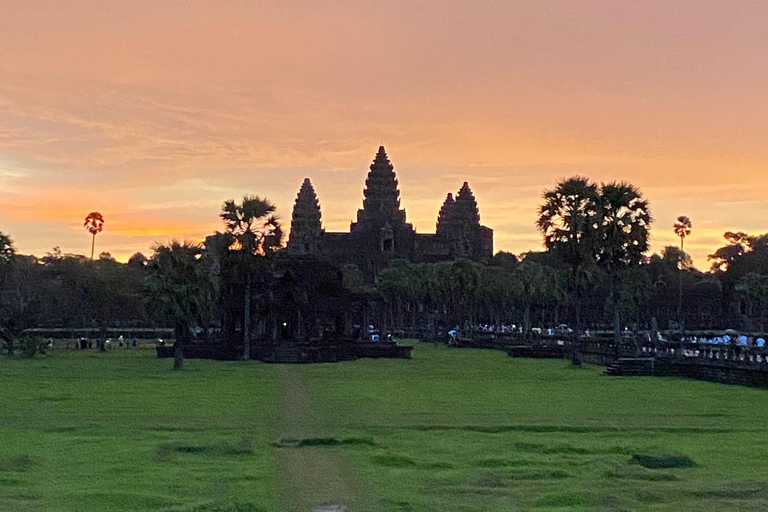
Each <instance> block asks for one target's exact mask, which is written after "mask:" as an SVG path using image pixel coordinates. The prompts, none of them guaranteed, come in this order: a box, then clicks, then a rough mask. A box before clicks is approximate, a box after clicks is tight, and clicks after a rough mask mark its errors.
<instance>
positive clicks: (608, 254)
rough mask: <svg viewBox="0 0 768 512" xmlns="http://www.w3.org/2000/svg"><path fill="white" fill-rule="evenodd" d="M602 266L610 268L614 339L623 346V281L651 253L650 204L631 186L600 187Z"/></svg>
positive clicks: (611, 184) (609, 184) (625, 184)
mask: <svg viewBox="0 0 768 512" xmlns="http://www.w3.org/2000/svg"><path fill="white" fill-rule="evenodd" d="M598 215H599V220H598V227H599V228H598V231H599V234H600V235H599V245H598V247H599V252H598V263H599V264H601V265H602V266H603V267H604V268H606V270H607V272H608V275H609V277H610V280H611V295H612V298H613V331H614V333H613V335H614V343H615V345H616V348H617V350H618V349H619V348H620V346H621V308H620V291H621V278H622V273H623V271H624V270H626V269H627V268H630V267H634V266H637V265H639V264H640V263H641V262H642V261H643V258H644V253H645V252H646V251H647V250H648V238H649V234H650V233H649V232H650V226H651V221H652V217H651V211H650V207H649V205H648V201H647V200H646V199H645V198H644V197H643V195H642V194H641V193H640V191H639V190H638V189H637V188H635V187H634V186H633V185H630V184H629V183H619V182H613V183H603V184H602V185H601V187H600V208H599V214H598Z"/></svg>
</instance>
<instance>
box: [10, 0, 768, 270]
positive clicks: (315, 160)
mask: <svg viewBox="0 0 768 512" xmlns="http://www.w3.org/2000/svg"><path fill="white" fill-rule="evenodd" d="M767 92H768V2H765V1H764V0H759V1H757V0H756V1H737V0H730V1H718V2H716V1H710V0H696V1H683V0H677V1H674V2H668V1H645V2H619V1H615V0H571V1H545V0H536V1H533V0H530V1H511V0H505V1H480V0H478V1H462V2H459V1H451V0H440V1H438V0H425V1H421V2H413V1H399V0H394V1H393V0H389V1H386V2H381V1H370V0H358V1H354V2H352V1H348V2H347V1H333V0H323V1H308V0H297V1H289V0H281V1H274V2H256V1H253V2H251V1H245V0H243V1H234V0H232V1H218V2H211V1H201V0H185V1H167V0H166V1H162V2H153V1H148V0H147V1H133V2H120V1H114V2H111V1H110V2H105V1H103V0H97V1H96V0H94V1H84V0H68V1H66V2H62V1H53V0H49V1H36V0H18V1H17V0H0V204H1V206H0V231H3V232H4V233H9V234H10V235H11V237H12V238H13V239H14V241H15V242H16V246H17V249H18V251H19V252H21V253H26V254H29V253H33V254H36V255H43V254H45V253H46V252H48V251H50V250H51V248H52V247H53V246H60V247H61V249H62V250H63V251H64V252H75V253H81V254H87V253H88V252H89V251H90V235H89V234H88V233H87V232H86V231H85V230H84V229H83V226H82V224H83V219H84V217H85V216H86V215H87V214H88V212H90V211H94V210H97V211H99V212H101V213H102V214H103V215H104V217H105V218H106V224H105V230H104V232H103V233H102V234H101V235H99V236H98V237H97V240H96V250H97V253H98V252H100V251H109V252H111V253H112V254H113V255H114V256H116V257H118V259H122V260H125V259H126V258H127V257H128V256H130V254H132V253H134V252H136V251H142V252H144V253H145V254H149V253H150V247H151V245H152V244H153V243H154V242H156V241H167V240H169V239H171V238H183V239H192V240H200V239H202V238H203V237H204V236H205V235H206V234H209V233H211V232H213V231H214V230H217V229H218V230H221V229H223V226H222V224H221V222H220V221H219V219H218V213H219V210H220V207H221V204H222V202H223V201H224V200H226V199H229V198H239V197H242V195H243V194H246V193H248V194H259V195H262V196H267V197H269V198H270V199H271V200H273V201H274V202H275V203H276V204H277V206H278V210H279V214H280V215H281V216H282V218H283V220H284V223H285V224H286V225H288V224H290V214H291V208H292V206H293V202H294V199H295V196H296V192H297V191H298V189H299V186H300V185H301V182H302V180H303V178H304V177H309V178H311V179H312V182H313V184H314V186H315V189H316V190H317V192H318V195H319V198H320V202H321V206H322V211H323V222H324V226H325V227H326V229H328V230H348V229H349V222H350V220H352V219H353V218H354V216H355V212H356V210H357V208H359V207H360V206H361V204H362V189H363V185H364V180H365V175H366V173H367V170H368V166H369V165H370V162H371V160H372V159H373V157H374V155H375V153H376V150H377V148H378V146H379V145H382V144H383V145H384V146H385V147H386V148H387V152H388V153H389V156H390V159H391V160H392V163H393V164H394V165H395V171H396V172H397V175H398V179H399V180H400V191H401V197H402V205H403V207H405V208H406V209H407V212H408V220H409V221H410V222H412V223H413V224H414V226H415V227H416V228H417V230H418V231H420V232H425V233H426V232H434V228H435V220H436V216H437V212H438V209H439V207H440V204H441V203H442V201H443V199H444V198H445V195H446V193H448V192H454V193H455V192H456V191H457V190H458V189H459V187H460V186H461V184H462V182H464V181H469V183H470V186H471V187H472V189H473V190H474V192H475V195H476V197H477V198H478V201H479V204H480V214H481V218H482V222H483V224H485V225H487V226H490V227H492V228H494V230H495V245H496V246H495V250H506V251H511V252H515V253H520V252H523V251H528V250H538V249H540V248H541V236H540V235H539V234H538V233H537V232H536V229H535V226H534V221H535V218H536V207H537V205H538V203H539V202H540V201H541V194H542V192H543V191H544V190H545V189H547V188H551V187H553V186H554V185H555V183H556V182H557V180H558V179H560V178H563V177H569V176H572V175H574V174H582V175H586V176H589V177H591V178H592V179H594V180H596V181H608V180H627V181H629V182H631V183H633V184H635V185H637V186H639V187H640V188H641V189H642V191H643V193H644V194H645V195H646V196H647V197H648V198H649V199H650V201H651V205H652V209H653V214H654V217H655V223H654V229H653V232H652V236H653V249H654V250H659V249H661V248H662V247H663V246H664V245H667V244H677V243H679V241H678V240H677V239H676V238H675V237H674V233H673V232H672V224H673V223H674V221H675V218H676V217H677V216H678V215H688V216H689V217H690V218H691V219H692V221H693V226H694V229H693V234H692V235H691V237H690V238H689V239H688V241H687V242H686V248H687V249H688V250H689V252H690V253H691V254H692V255H693V257H694V262H695V264H696V266H697V267H699V268H702V269H705V268H708V266H709V265H708V263H707V259H706V256H707V254H710V253H712V252H713V251H714V250H715V249H716V248H717V247H719V246H720V245H722V241H723V239H722V234H723V232H724V231H727V230H739V231H746V232H751V233H764V232H768V165H767V164H768V94H767Z"/></svg>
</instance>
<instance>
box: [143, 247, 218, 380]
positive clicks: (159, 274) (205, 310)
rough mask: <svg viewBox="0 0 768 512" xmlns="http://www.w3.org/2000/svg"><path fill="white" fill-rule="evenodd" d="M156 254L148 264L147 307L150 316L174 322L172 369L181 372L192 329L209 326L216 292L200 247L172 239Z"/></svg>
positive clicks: (158, 248)
mask: <svg viewBox="0 0 768 512" xmlns="http://www.w3.org/2000/svg"><path fill="white" fill-rule="evenodd" d="M154 251H155V252H154V254H153V256H152V258H151V259H150V260H149V263H148V265H147V268H148V271H149V277H148V278H147V292H148V293H147V307H148V310H149V312H150V314H151V315H153V316H155V317H156V318H159V319H162V320H166V321H170V322H172V323H173V325H174V332H175V336H176V343H175V344H174V348H175V350H174V363H173V367H174V369H175V370H181V369H183V368H184V345H185V344H186V341H187V340H188V339H189V337H190V327H192V326H193V325H203V326H204V325H206V324H207V323H208V321H209V320H210V318H211V315H212V313H213V311H214V308H215V306H216V293H217V290H216V286H215V282H214V280H213V279H212V276H211V274H210V272H209V268H208V262H207V261H206V260H204V259H202V258H201V255H202V252H203V249H202V247H201V246H200V245H198V244H193V243H190V242H179V241H177V240H173V241H171V242H170V243H169V244H167V245H157V246H155V248H154Z"/></svg>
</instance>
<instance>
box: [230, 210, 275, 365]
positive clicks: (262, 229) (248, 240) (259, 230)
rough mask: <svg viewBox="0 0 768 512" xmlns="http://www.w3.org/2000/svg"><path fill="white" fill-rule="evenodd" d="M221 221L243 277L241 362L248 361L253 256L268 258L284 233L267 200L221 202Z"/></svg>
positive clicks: (249, 352)
mask: <svg viewBox="0 0 768 512" xmlns="http://www.w3.org/2000/svg"><path fill="white" fill-rule="evenodd" d="M220 217H221V219H222V220H223V221H224V224H225V225H226V228H227V232H228V233H230V234H231V235H232V236H234V238H235V245H236V247H237V249H238V253H239V254H240V255H241V257H242V260H241V262H242V265H241V268H242V270H243V272H244V273H245V301H244V303H245V305H244V311H243V359H246V360H247V359H250V357H251V288H252V287H253V261H254V256H256V255H259V254H262V255H267V254H271V253H273V252H274V251H276V250H277V249H279V248H280V245H281V243H282V238H283V231H282V228H281V227H280V223H279V222H278V218H277V216H276V215H275V205H274V204H272V203H271V202H270V201H269V200H268V199H267V198H263V199H262V198H260V197H259V196H245V197H243V201H242V202H241V203H240V204H237V203H236V202H235V201H234V199H229V200H227V201H225V202H224V205H223V206H222V207H221V214H220Z"/></svg>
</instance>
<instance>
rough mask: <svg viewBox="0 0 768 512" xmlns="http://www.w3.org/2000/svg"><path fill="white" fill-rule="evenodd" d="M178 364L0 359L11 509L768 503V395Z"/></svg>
mask: <svg viewBox="0 0 768 512" xmlns="http://www.w3.org/2000/svg"><path fill="white" fill-rule="evenodd" d="M171 364H172V363H171V361H170V360H158V359H156V358H154V351H152V350H146V349H144V350H120V349H116V350H113V351H110V352H107V353H98V352H96V351H85V352H68V351H63V350H62V351H54V352H53V353H52V354H49V355H48V356H45V357H39V358H36V359H8V358H6V357H3V358H2V359H0V511H3V512H6V511H30V512H36V511H40V512H42V511H46V512H48V511H57V512H59V511H64V512H68V511H78V512H89V511H124V510H130V511H144V510H158V511H176V512H193V511H197V512H203V511H207V512H214V511H218V512H255V511H259V510H262V511H274V512H283V511H311V510H312V508H313V506H315V505H317V504H321V503H344V504H347V505H349V510H350V512H356V511H380V510H381V511H430V512H432V511H434V512H438V511H440V512H442V511H452V510H457V511H502V510H503V511H507V510H531V511H545V510H551V511H563V510H605V511H619V510H648V511H650V510H653V511H675V512H679V511H689V510H690V511H696V512H706V511H731V510H734V511H739V510H743V511H748V510H749V511H753V510H768V464H766V462H767V461H768V436H767V435H766V429H767V426H768V391H763V390H757V389H748V388H741V387H732V386H724V385H720V384H714V383H708V382H698V381H693V380H684V379H673V378H665V379H662V378H648V377H634V378H629V377H627V378H620V377H606V376H603V375H602V370H603V369H602V368H600V367H584V368H582V369H577V368H572V367H571V366H570V363H569V362H567V361H562V360H523V359H512V358H509V357H507V356H506V355H505V354H503V353H502V352H495V351H480V350H468V349H449V348H445V347H443V346H438V347H435V346H432V345H427V344H419V345H417V346H416V348H415V349H414V352H413V360H410V361H404V360H360V361H354V362H346V363H339V364H325V365H295V366H291V365H267V364H261V363H255V362H253V363H243V362H214V361H201V360H190V361H187V370H185V371H184V372H176V373H174V372H173V371H171V370H170V367H171ZM634 454H645V455H654V454H678V455H685V456H687V457H689V458H690V459H691V460H692V461H693V462H694V463H695V466H693V467H677V468H657V469H650V468H646V467H643V466H642V465H639V464H636V463H633V462H632V457H633V455H634Z"/></svg>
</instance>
